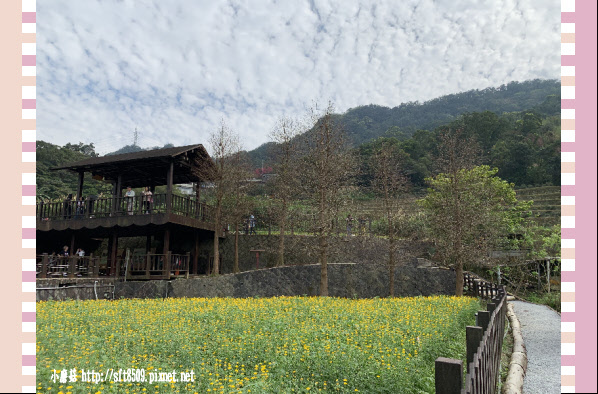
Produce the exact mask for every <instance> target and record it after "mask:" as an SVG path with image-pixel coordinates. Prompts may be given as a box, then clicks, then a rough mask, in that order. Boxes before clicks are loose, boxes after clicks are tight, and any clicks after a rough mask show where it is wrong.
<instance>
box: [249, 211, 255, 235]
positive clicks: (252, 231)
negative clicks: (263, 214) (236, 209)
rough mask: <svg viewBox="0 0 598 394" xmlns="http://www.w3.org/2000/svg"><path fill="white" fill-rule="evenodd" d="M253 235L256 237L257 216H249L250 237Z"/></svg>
mask: <svg viewBox="0 0 598 394" xmlns="http://www.w3.org/2000/svg"><path fill="white" fill-rule="evenodd" d="M251 234H254V235H255V216H253V215H250V216H249V235H251Z"/></svg>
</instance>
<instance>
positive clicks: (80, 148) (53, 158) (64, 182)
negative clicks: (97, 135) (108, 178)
mask: <svg viewBox="0 0 598 394" xmlns="http://www.w3.org/2000/svg"><path fill="white" fill-rule="evenodd" d="M36 156H37V158H36V161H37V162H36V181H37V191H36V193H37V197H38V200H46V199H55V198H63V197H65V196H67V195H68V194H70V193H73V194H75V193H76V191H77V174H75V173H74V172H71V171H66V170H60V171H54V170H51V169H52V168H54V167H59V166H61V165H64V164H67V163H73V162H76V161H79V160H84V159H86V158H88V157H95V156H98V155H97V154H96V152H95V149H94V146H93V144H83V143H79V144H66V145H65V146H63V147H60V146H58V145H54V144H51V143H49V142H45V141H37V142H36ZM101 193H108V194H109V193H111V186H110V185H109V184H107V183H105V182H99V181H96V180H94V179H92V178H91V174H86V175H85V181H84V182H83V194H84V195H85V196H89V195H99V194H101Z"/></svg>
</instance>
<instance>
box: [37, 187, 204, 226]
mask: <svg viewBox="0 0 598 394" xmlns="http://www.w3.org/2000/svg"><path fill="white" fill-rule="evenodd" d="M36 208H37V209H36V218H37V230H39V231H50V230H56V231H62V230H79V229H82V228H88V229H93V228H98V227H103V228H110V227H116V226H118V227H128V226H132V225H136V226H145V225H149V224H154V225H163V224H168V223H175V224H179V225H183V226H188V227H193V228H199V229H203V230H209V231H214V224H213V212H212V208H211V207H210V206H208V205H206V204H205V203H201V202H198V201H196V200H195V199H193V198H191V197H187V196H179V195H175V194H171V195H168V194H155V195H153V196H152V201H151V202H149V201H146V200H145V199H144V196H141V195H140V196H134V197H114V196H112V197H107V198H99V199H93V200H91V199H87V200H84V201H82V202H77V201H74V200H72V201H71V200H69V201H63V202H51V203H43V202H41V203H38V204H37V207H36Z"/></svg>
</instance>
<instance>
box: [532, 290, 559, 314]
mask: <svg viewBox="0 0 598 394" xmlns="http://www.w3.org/2000/svg"><path fill="white" fill-rule="evenodd" d="M524 298H525V299H526V300H527V301H529V302H533V303H535V304H541V305H547V306H549V307H551V308H552V309H554V310H556V311H558V312H560V311H561V292H560V291H551V292H550V293H546V292H542V293H537V292H535V293H528V294H526V295H525V296H524Z"/></svg>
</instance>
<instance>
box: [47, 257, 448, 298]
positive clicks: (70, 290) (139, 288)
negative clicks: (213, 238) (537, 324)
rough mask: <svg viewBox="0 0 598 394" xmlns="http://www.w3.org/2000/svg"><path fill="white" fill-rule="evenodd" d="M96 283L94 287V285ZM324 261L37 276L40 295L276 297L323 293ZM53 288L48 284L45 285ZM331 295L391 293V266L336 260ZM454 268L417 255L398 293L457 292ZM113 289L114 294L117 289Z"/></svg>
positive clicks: (399, 278)
mask: <svg viewBox="0 0 598 394" xmlns="http://www.w3.org/2000/svg"><path fill="white" fill-rule="evenodd" d="M94 283H95V286H96V288H95V291H94ZM319 284H320V266H319V265H313V264H312V265H301V266H286V267H279V268H266V269H260V270H253V271H247V272H241V273H239V274H226V275H219V276H216V277H212V276H200V277H195V278H189V279H176V280H171V281H166V280H154V281H127V282H124V281H122V279H120V280H116V279H101V280H94V279H80V278H79V279H66V278H65V279H38V280H37V287H38V289H39V290H38V291H37V293H36V296H37V301H46V300H65V299H80V300H87V299H95V298H96V294H97V296H98V298H109V299H111V298H112V297H113V296H114V298H115V299H119V298H163V297H175V298H178V297H256V296H257V297H273V296H303V295H307V296H315V295H318V293H319ZM49 287H51V288H53V289H51V290H50V289H46V288H49ZM328 287H329V295H330V296H333V297H348V298H372V297H386V296H387V295H388V269H387V268H386V267H385V266H384V265H374V264H354V263H340V264H339V263H333V264H329V266H328ZM454 289H455V272H454V271H451V270H448V269H440V268H436V267H427V266H418V265H417V260H416V259H414V260H413V261H412V263H410V264H407V265H405V266H401V267H396V268H395V295H396V296H398V297H407V296H419V295H423V296H427V295H434V294H445V295H451V294H454ZM113 294H114V295H113Z"/></svg>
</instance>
